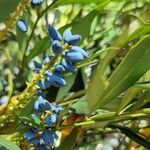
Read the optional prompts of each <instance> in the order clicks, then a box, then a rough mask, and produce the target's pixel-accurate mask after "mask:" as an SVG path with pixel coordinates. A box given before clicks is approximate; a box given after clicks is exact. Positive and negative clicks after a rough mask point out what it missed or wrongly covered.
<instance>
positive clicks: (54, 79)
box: [45, 75, 66, 87]
mask: <svg viewBox="0 0 150 150" xmlns="http://www.w3.org/2000/svg"><path fill="white" fill-rule="evenodd" d="M46 82H47V83H49V85H52V86H55V87H60V86H65V85H66V81H65V80H64V79H63V78H61V77H59V76H57V75H51V76H50V77H49V78H47V80H46ZM45 86H46V85H45Z"/></svg>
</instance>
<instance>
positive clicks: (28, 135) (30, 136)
mask: <svg viewBox="0 0 150 150" xmlns="http://www.w3.org/2000/svg"><path fill="white" fill-rule="evenodd" d="M24 137H25V138H26V139H27V140H29V141H30V140H31V139H33V138H35V137H36V132H35V130H33V129H30V130H29V131H27V132H26V133H25V135H24Z"/></svg>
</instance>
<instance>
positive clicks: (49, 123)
mask: <svg viewBox="0 0 150 150" xmlns="http://www.w3.org/2000/svg"><path fill="white" fill-rule="evenodd" d="M34 109H35V113H34V114H32V119H34V120H36V125H34V127H32V128H30V129H29V130H28V131H27V132H26V133H25V139H27V140H28V141H30V142H31V143H32V144H33V145H34V146H35V147H36V149H38V150H43V149H46V148H51V147H53V145H54V140H55V139H57V135H56V133H55V130H56V129H55V126H56V123H57V122H58V121H59V120H60V116H59V114H60V111H61V110H62V107H60V106H58V105H54V104H51V103H49V102H48V101H47V100H46V99H44V98H42V97H41V96H40V97H39V98H38V99H37V100H36V102H35V104H34Z"/></svg>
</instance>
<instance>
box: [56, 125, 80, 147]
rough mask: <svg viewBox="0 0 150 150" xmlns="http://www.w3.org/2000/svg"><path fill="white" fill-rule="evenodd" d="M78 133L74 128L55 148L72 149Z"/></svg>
mask: <svg viewBox="0 0 150 150" xmlns="http://www.w3.org/2000/svg"><path fill="white" fill-rule="evenodd" d="M77 134H78V128H74V129H73V130H72V132H71V134H70V135H69V136H67V137H66V138H65V139H64V141H63V142H62V143H61V144H60V146H59V147H58V148H56V150H73V148H74V146H75V144H76V138H77Z"/></svg>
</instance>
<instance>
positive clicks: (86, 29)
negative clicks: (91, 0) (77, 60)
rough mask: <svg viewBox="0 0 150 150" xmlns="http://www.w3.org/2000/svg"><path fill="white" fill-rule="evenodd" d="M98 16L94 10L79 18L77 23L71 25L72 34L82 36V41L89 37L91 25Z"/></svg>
mask: <svg viewBox="0 0 150 150" xmlns="http://www.w3.org/2000/svg"><path fill="white" fill-rule="evenodd" d="M96 17H99V14H98V13H97V11H96V10H94V11H92V12H90V13H89V14H88V15H87V16H85V17H83V18H81V19H80V20H79V21H75V22H74V23H72V25H71V27H72V30H71V31H72V33H74V34H76V33H78V34H80V35H82V40H84V39H85V38H87V37H89V36H90V30H91V24H92V22H93V21H94V19H95V18H96Z"/></svg>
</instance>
